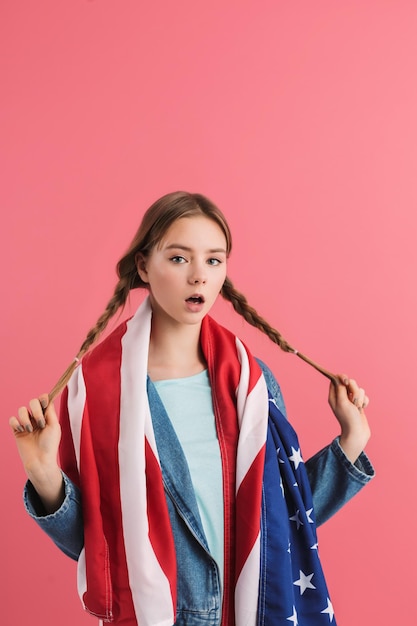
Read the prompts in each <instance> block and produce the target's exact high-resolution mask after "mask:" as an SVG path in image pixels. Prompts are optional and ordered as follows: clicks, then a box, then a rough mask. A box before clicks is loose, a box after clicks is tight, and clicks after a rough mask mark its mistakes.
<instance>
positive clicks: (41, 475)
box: [25, 463, 65, 514]
mask: <svg viewBox="0 0 417 626" xmlns="http://www.w3.org/2000/svg"><path fill="white" fill-rule="evenodd" d="M25 469H26V474H27V477H28V480H29V481H30V482H31V484H32V485H33V488H34V489H35V491H36V492H37V494H38V496H39V498H40V499H41V501H42V504H43V506H44V507H45V511H46V512H47V513H48V514H50V513H54V512H55V511H56V510H57V509H59V507H60V506H61V504H62V502H63V501H64V498H65V486H64V479H63V477H62V472H61V469H60V467H59V466H58V465H57V464H56V463H55V464H53V465H51V466H41V467H39V466H38V467H36V468H25Z"/></svg>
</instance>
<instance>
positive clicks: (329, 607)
mask: <svg viewBox="0 0 417 626" xmlns="http://www.w3.org/2000/svg"><path fill="white" fill-rule="evenodd" d="M321 613H327V614H328V616H329V621H330V622H332V621H333V617H334V611H333V604H332V603H331V602H330V599H329V598H327V609H324V611H321Z"/></svg>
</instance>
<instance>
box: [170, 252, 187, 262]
mask: <svg viewBox="0 0 417 626" xmlns="http://www.w3.org/2000/svg"><path fill="white" fill-rule="evenodd" d="M170 260H171V261H172V262H173V263H185V259H184V257H183V256H180V255H179V254H178V255H176V256H172V257H171V259H170Z"/></svg>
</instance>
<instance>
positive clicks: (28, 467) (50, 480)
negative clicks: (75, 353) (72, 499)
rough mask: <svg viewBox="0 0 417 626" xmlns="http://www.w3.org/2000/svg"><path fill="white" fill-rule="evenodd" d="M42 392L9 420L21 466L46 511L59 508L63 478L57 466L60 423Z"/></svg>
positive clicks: (51, 405) (53, 408)
mask: <svg viewBox="0 0 417 626" xmlns="http://www.w3.org/2000/svg"><path fill="white" fill-rule="evenodd" d="M48 402H49V399H48V396H47V395H46V394H45V395H42V396H40V397H39V398H35V399H33V400H31V401H30V402H29V409H28V408H27V407H20V409H19V410H18V412H17V417H15V416H13V417H11V418H10V420H9V424H10V428H11V430H12V432H13V434H14V437H15V441H16V445H17V449H18V452H19V455H20V458H21V460H22V463H23V467H24V469H25V472H26V474H27V477H28V478H29V480H30V482H31V483H32V484H33V486H34V488H35V489H36V491H37V492H38V495H39V496H40V498H41V500H42V502H43V503H44V505H45V508H46V510H47V512H53V511H54V510H56V509H57V508H59V506H60V504H61V502H62V500H63V479H62V473H61V469H60V467H59V465H58V460H57V459H58V447H59V442H60V439H61V426H60V424H59V421H58V416H57V414H56V412H55V407H54V405H53V404H52V403H51V404H49V403H48Z"/></svg>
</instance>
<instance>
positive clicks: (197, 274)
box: [188, 268, 207, 285]
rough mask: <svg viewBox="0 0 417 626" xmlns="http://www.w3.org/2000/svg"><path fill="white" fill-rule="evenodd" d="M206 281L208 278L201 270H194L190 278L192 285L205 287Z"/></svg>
mask: <svg viewBox="0 0 417 626" xmlns="http://www.w3.org/2000/svg"><path fill="white" fill-rule="evenodd" d="M206 280H207V279H206V276H205V274H204V272H203V270H202V269H201V268H194V270H193V271H191V272H190V275H189V278H188V282H189V283H190V285H204V284H205V282H206Z"/></svg>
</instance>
